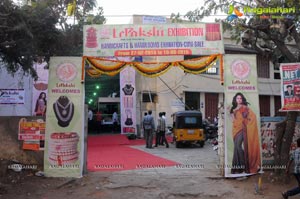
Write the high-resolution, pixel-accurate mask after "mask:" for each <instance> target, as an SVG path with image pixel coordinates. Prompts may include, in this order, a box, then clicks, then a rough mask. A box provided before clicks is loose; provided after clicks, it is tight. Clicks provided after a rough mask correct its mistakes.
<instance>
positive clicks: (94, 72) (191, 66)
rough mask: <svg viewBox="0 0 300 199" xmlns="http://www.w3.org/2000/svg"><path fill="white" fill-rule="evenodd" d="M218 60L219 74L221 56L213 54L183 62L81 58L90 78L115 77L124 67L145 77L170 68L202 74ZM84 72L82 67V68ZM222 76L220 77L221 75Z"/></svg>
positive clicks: (154, 75)
mask: <svg viewBox="0 0 300 199" xmlns="http://www.w3.org/2000/svg"><path fill="white" fill-rule="evenodd" d="M218 59H220V70H221V73H222V72H223V71H222V68H223V63H221V62H222V61H223V59H222V55H220V54H214V55H210V56H204V57H199V58H194V59H189V60H184V61H175V62H124V61H115V60H109V59H104V58H97V57H87V56H84V57H83V62H82V63H83V64H84V63H85V61H86V62H87V63H88V64H89V65H90V67H91V70H90V69H88V70H87V74H88V75H90V76H92V77H97V76H100V75H101V74H106V75H110V76H113V75H116V74H118V73H119V72H120V71H121V70H123V69H124V68H125V67H126V66H132V67H134V68H135V69H136V70H137V71H138V72H139V73H140V74H142V75H144V76H147V77H157V76H159V75H162V74H164V73H165V72H167V71H168V70H169V69H170V68H171V67H172V66H179V68H181V69H182V70H184V71H185V72H188V73H192V74H199V73H203V72H205V71H206V70H208V69H209V68H210V67H212V66H213V64H214V63H216V61H217V60H218ZM83 70H84V67H83ZM221 76H222V75H221ZM222 78H223V77H221V79H222Z"/></svg>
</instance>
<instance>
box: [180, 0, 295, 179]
mask: <svg viewBox="0 0 300 199" xmlns="http://www.w3.org/2000/svg"><path fill="white" fill-rule="evenodd" d="M299 3H300V2H299V1H292V0H286V1H278V0H255V1H229V0H206V1H205V2H204V6H202V7H200V8H197V9H195V10H193V11H189V12H188V13H186V15H184V18H187V19H188V20H190V21H193V22H198V21H201V20H202V19H203V18H205V17H208V16H216V18H218V13H222V14H223V16H224V15H225V17H226V15H227V16H228V13H232V12H233V11H234V10H233V9H234V8H236V9H237V10H238V11H239V10H240V11H242V10H243V8H245V7H247V6H248V7H250V8H269V7H271V8H277V7H279V8H280V7H281V8H282V7H283V8H295V11H296V12H295V13H292V14H289V13H277V14H274V13H272V14H268V13H264V14H263V15H257V14H253V13H245V12H243V11H242V12H243V14H244V16H243V17H236V18H234V19H233V18H231V19H230V18H229V17H227V18H226V19H224V18H225V17H223V19H216V21H221V22H222V25H223V30H224V31H230V32H231V35H232V39H234V40H236V41H237V43H239V42H240V43H241V45H242V46H243V47H244V48H248V49H252V50H256V51H257V52H258V53H259V54H261V55H264V56H265V57H266V58H268V59H270V60H271V61H272V62H273V63H274V66H275V67H277V68H279V64H280V63H292V62H299V61H300V37H299V36H300V35H299V30H300V29H299V28H300V26H299V25H300V24H299V14H300V13H299V7H300V4H299ZM224 13H225V14H224ZM233 13H234V12H233ZM297 116H298V112H288V114H287V118H286V120H285V121H284V122H282V123H280V124H278V126H277V129H276V132H277V134H276V140H277V141H276V148H275V164H276V165H280V166H281V165H286V163H287V161H288V158H289V151H290V145H291V143H292V137H293V134H294V132H295V124H296V119H297ZM277 173H280V170H277Z"/></svg>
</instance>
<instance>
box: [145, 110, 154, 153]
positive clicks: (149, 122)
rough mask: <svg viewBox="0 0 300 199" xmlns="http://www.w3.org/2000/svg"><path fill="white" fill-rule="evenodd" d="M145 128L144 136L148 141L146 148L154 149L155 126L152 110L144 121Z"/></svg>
mask: <svg viewBox="0 0 300 199" xmlns="http://www.w3.org/2000/svg"><path fill="white" fill-rule="evenodd" d="M143 128H144V129H145V132H144V136H145V140H146V148H149V149H153V147H152V141H153V131H154V129H155V124H154V118H153V116H152V111H151V110H149V111H148V114H147V115H146V116H145V117H144V119H143Z"/></svg>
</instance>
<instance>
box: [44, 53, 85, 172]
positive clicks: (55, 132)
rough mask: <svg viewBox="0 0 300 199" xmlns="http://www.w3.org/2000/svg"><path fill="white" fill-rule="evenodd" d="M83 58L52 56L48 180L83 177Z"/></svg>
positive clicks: (46, 168) (47, 147)
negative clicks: (52, 178)
mask: <svg viewBox="0 0 300 199" xmlns="http://www.w3.org/2000/svg"><path fill="white" fill-rule="evenodd" d="M81 63H82V58H81V57H51V59H50V69H49V84H48V103H47V112H46V118H47V120H46V135H45V153H44V171H45V175H46V176H49V177H81V176H82V171H83V160H84V157H83V155H84V154H83V147H84V114H82V113H84V101H83V100H84V97H83V96H84V84H83V83H82V82H81V75H82V74H81V73H82V70H81Z"/></svg>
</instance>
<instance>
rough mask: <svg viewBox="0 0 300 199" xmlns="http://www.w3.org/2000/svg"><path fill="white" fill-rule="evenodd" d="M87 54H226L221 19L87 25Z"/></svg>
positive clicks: (85, 38)
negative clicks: (189, 21)
mask: <svg viewBox="0 0 300 199" xmlns="http://www.w3.org/2000/svg"><path fill="white" fill-rule="evenodd" d="M83 41H84V47H83V51H84V52H83V54H84V55H87V56H118V57H119V56H168V55H210V54H224V45H223V36H222V27H221V24H220V23H193V24H177V23H176V24H175V23H174V24H142V25H132V24H128V25H86V26H84V35H83Z"/></svg>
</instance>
